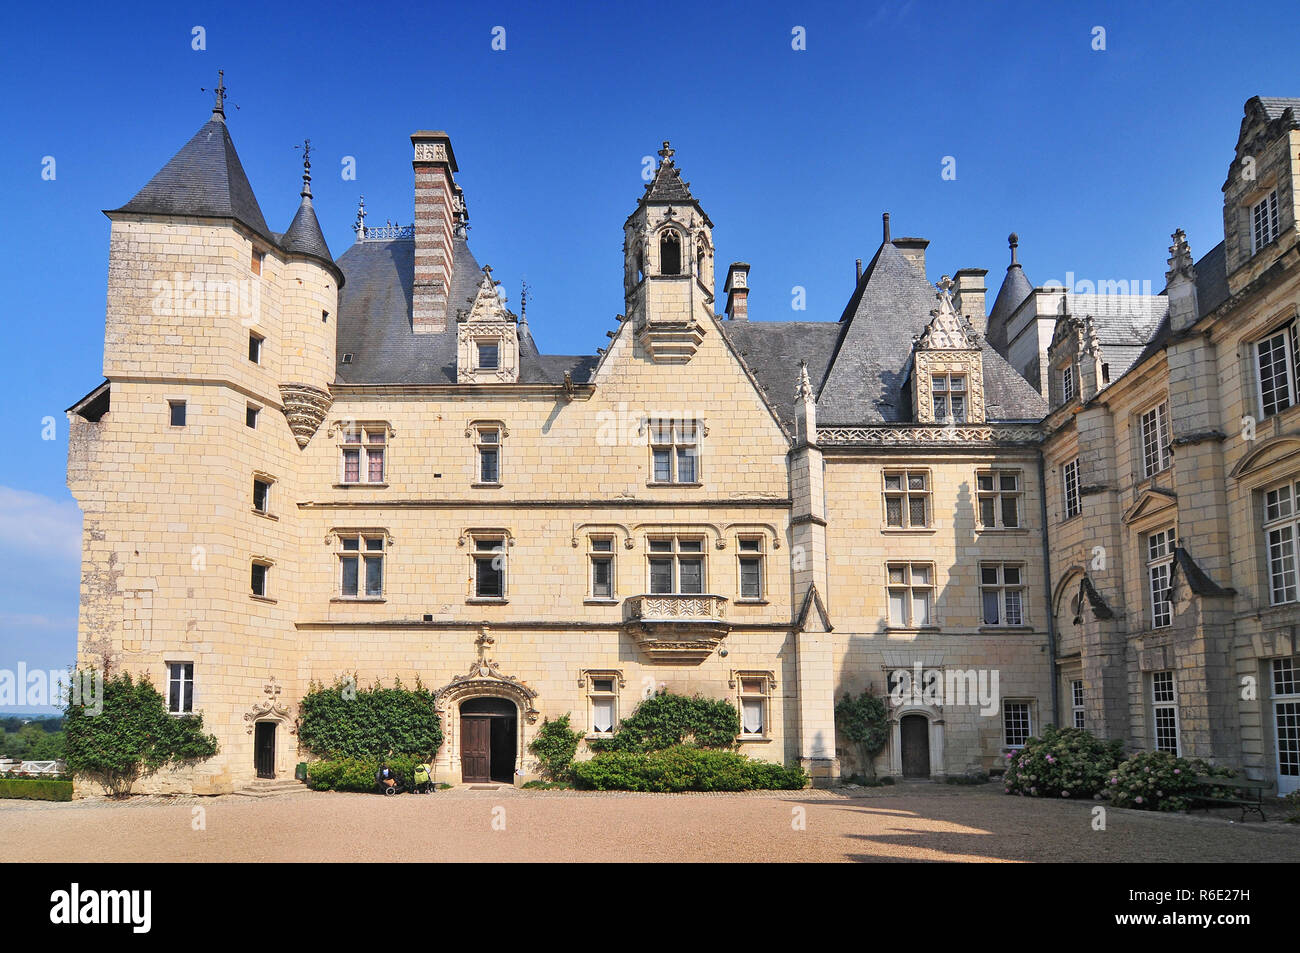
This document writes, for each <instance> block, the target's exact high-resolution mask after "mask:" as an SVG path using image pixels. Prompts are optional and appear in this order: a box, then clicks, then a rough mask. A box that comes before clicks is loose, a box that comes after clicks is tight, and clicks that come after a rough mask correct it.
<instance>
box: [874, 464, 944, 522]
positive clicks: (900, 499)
mask: <svg viewBox="0 0 1300 953" xmlns="http://www.w3.org/2000/svg"><path fill="white" fill-rule="evenodd" d="M880 479H881V485H882V487H883V489H882V491H881V497H882V500H883V506H884V514H883V515H884V520H883V521H882V523H883V525H884V527H885V529H930V528H931V524H932V523H933V514H934V507H933V504H932V498H931V490H930V471H929V470H894V469H887V470H884V471H882V472H881V474H880ZM891 481H896V485H893V486H891V485H890V484H891ZM915 482H919V483H920V486H914V485H913V484H914V483H915ZM891 502H897V504H898V518H899V521H898V522H897V523H892V522H890V516H889V504H890V503H891ZM914 503H920V504H921V508H922V511H923V514H922V515H923V518H924V522H921V523H917V522H914V521H913V518H912V516H913V514H912V505H913V504H914Z"/></svg>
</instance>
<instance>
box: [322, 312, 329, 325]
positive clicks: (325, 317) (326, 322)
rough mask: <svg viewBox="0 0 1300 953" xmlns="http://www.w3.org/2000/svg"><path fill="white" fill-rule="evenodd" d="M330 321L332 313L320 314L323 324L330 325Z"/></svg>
mask: <svg viewBox="0 0 1300 953" xmlns="http://www.w3.org/2000/svg"><path fill="white" fill-rule="evenodd" d="M329 319H330V313H329V312H328V311H322V312H321V313H320V320H321V324H328V323H329Z"/></svg>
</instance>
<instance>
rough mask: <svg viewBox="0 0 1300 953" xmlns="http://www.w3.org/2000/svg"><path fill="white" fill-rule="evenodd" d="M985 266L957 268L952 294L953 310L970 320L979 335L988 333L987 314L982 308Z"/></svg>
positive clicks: (986, 271) (986, 270)
mask: <svg viewBox="0 0 1300 953" xmlns="http://www.w3.org/2000/svg"><path fill="white" fill-rule="evenodd" d="M988 273H989V271H988V269H987V268H960V269H958V270H957V282H956V283H957V287H956V293H955V294H953V296H952V306H953V310H954V311H956V312H957V313H958V314H960V315H962V316H963V317H965V318H967V319H969V320H970V323H971V327H973V328H974V329H975V330H976V332H978V333H979V335H980V336H981V337H983V336H984V335H985V334H987V333H988V329H989V320H988V314H987V312H986V311H985V309H984V296H985V294H986V293H987V292H988V288H986V287H985V286H984V276H985V275H987V274H988Z"/></svg>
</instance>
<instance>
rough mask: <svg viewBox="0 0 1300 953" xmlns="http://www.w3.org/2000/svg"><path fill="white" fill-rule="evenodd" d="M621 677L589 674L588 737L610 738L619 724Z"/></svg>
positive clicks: (614, 674)
mask: <svg viewBox="0 0 1300 953" xmlns="http://www.w3.org/2000/svg"><path fill="white" fill-rule="evenodd" d="M618 687H619V676H618V674H617V673H614V672H588V673H587V725H588V726H589V729H588V732H587V736H588V737H597V738H608V737H610V736H611V735H613V733H614V726H615V725H617V724H618Z"/></svg>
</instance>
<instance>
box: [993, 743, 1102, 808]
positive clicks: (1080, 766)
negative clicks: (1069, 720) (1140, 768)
mask: <svg viewBox="0 0 1300 953" xmlns="http://www.w3.org/2000/svg"><path fill="white" fill-rule="evenodd" d="M1123 757H1124V748H1123V744H1122V743H1121V742H1118V741H1101V740H1100V739H1098V738H1095V737H1093V736H1092V735H1091V734H1089V733H1088V732H1086V731H1084V730H1083V729H1082V728H1057V727H1056V726H1054V725H1048V726H1047V728H1046V729H1045V730H1044V731H1043V735H1042V737H1041V738H1039V737H1035V738H1030V739H1029V741H1027V742H1026V743H1025V746H1024V747H1023V748H1021V749H1020V750H1019V751H1013V752H1011V753H1010V754H1009V755H1008V756H1007V765H1006V773H1005V774H1004V775H1003V776H1002V783H1003V786H1004V788H1005V790H1006V793H1007V794H1019V795H1022V796H1024V797H1064V798H1093V797H1096V796H1097V795H1098V794H1099V793H1100V792H1101V791H1102V790H1103V789H1104V788H1105V787H1106V783H1107V780H1108V778H1109V777H1110V774H1111V772H1112V771H1114V770H1115V767H1116V766H1117V765H1118V764H1119V763H1120V760H1121V759H1122V758H1123Z"/></svg>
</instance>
